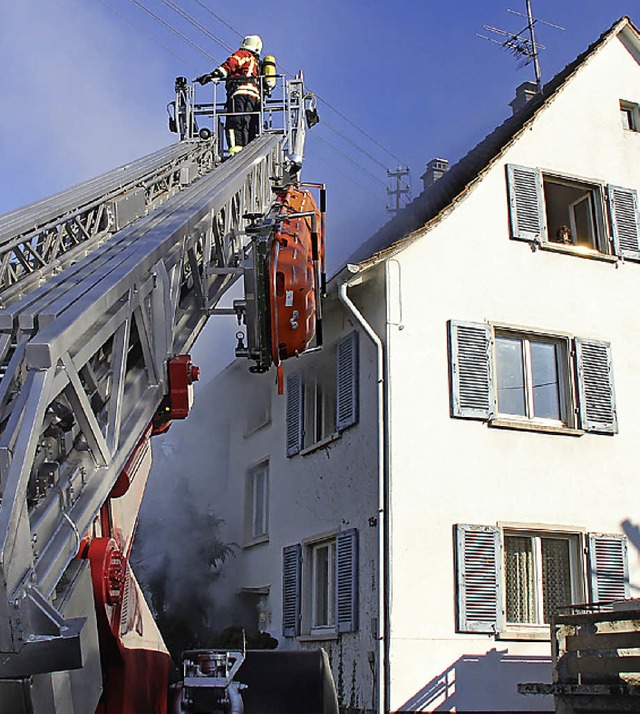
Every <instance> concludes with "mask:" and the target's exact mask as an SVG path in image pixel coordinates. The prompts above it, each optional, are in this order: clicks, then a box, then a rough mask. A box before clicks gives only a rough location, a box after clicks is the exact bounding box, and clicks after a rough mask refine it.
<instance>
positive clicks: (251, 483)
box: [245, 462, 269, 542]
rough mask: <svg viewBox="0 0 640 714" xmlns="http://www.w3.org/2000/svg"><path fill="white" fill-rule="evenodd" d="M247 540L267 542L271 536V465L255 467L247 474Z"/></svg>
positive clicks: (265, 464) (264, 464)
mask: <svg viewBox="0 0 640 714" xmlns="http://www.w3.org/2000/svg"><path fill="white" fill-rule="evenodd" d="M245 513H246V517H245V539H246V540H247V541H248V542H251V541H256V540H265V539H266V538H267V537H268V536H269V464H268V463H267V462H265V463H262V464H259V465H258V466H255V467H254V468H252V469H251V470H250V471H249V472H248V473H247V480H246V509H245Z"/></svg>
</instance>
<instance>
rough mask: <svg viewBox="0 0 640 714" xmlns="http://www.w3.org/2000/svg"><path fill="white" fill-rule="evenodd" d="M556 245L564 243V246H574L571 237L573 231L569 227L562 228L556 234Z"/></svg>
mask: <svg viewBox="0 0 640 714" xmlns="http://www.w3.org/2000/svg"><path fill="white" fill-rule="evenodd" d="M552 240H553V242H554V243H564V245H574V243H573V238H572V237H571V229H570V228H569V226H560V228H558V231H557V232H556V235H555V238H552Z"/></svg>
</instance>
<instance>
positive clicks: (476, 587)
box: [456, 525, 502, 632]
mask: <svg viewBox="0 0 640 714" xmlns="http://www.w3.org/2000/svg"><path fill="white" fill-rule="evenodd" d="M456 558H457V562H456V570H457V573H456V575H457V583H458V631H459V632H498V631H499V630H500V629H501V625H502V609H501V598H500V587H501V577H502V560H501V556H500V530H499V529H498V528H496V527H495V526H472V525H457V526H456Z"/></svg>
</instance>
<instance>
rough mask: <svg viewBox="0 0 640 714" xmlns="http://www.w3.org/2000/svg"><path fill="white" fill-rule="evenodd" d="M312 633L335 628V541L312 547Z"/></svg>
mask: <svg viewBox="0 0 640 714" xmlns="http://www.w3.org/2000/svg"><path fill="white" fill-rule="evenodd" d="M310 555H311V631H312V632H313V631H314V630H317V629H318V628H326V627H335V572H336V542H335V540H330V541H326V542H324V543H317V544H315V545H313V546H311V547H310Z"/></svg>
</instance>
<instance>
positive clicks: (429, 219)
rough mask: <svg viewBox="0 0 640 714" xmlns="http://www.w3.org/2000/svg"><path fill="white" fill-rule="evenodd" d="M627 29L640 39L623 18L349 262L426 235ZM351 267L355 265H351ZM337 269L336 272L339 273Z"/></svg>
mask: <svg viewBox="0 0 640 714" xmlns="http://www.w3.org/2000/svg"><path fill="white" fill-rule="evenodd" d="M625 28H629V29H630V30H631V32H632V34H633V35H634V36H635V38H636V41H640V32H639V31H638V29H637V28H636V27H635V25H634V24H633V23H632V21H631V20H630V18H628V17H622V18H621V19H620V20H618V21H616V22H615V23H614V24H613V25H612V26H611V27H610V28H609V29H608V30H606V31H605V32H603V33H602V35H600V37H599V38H598V39H597V40H596V41H595V42H594V43H593V44H591V45H590V46H589V47H588V48H587V49H586V50H585V51H584V52H583V53H582V54H580V55H579V56H578V57H576V59H575V60H574V61H573V62H571V63H570V64H568V65H567V66H566V67H565V68H564V69H563V70H562V71H561V72H559V73H558V74H556V76H555V77H554V78H553V79H552V80H550V81H549V82H548V83H547V84H546V85H544V87H543V89H542V92H540V93H539V94H537V95H535V96H534V97H533V98H532V99H530V100H529V101H528V102H527V103H526V104H525V106H524V107H523V108H522V109H520V110H519V111H517V112H515V114H513V115H512V116H511V117H509V118H508V119H507V120H506V121H505V122H503V123H502V124H501V125H500V126H498V127H497V128H496V129H494V130H493V131H492V132H491V133H490V134H489V135H488V136H486V137H485V138H484V139H483V140H482V141H481V142H480V143H479V144H477V145H476V146H475V147H474V148H473V149H471V151H469V152H468V153H467V154H466V155H465V156H463V157H462V158H461V159H460V161H458V162H457V163H456V164H454V165H453V166H452V167H451V168H450V169H449V171H448V172H447V173H446V174H444V176H442V178H440V179H439V180H438V181H436V182H435V183H434V184H433V185H432V186H429V187H428V188H427V189H426V190H424V191H423V192H422V193H421V194H420V195H419V196H418V197H417V198H416V199H415V200H414V201H412V202H411V203H410V204H409V205H408V206H407V207H406V208H405V209H403V210H402V211H401V212H399V213H398V214H396V216H395V217H394V218H393V219H391V220H390V221H389V222H388V223H386V224H385V225H384V226H382V228H380V229H379V230H378V231H377V232H376V233H374V234H373V235H372V236H371V237H370V238H369V239H368V240H366V241H365V242H364V243H363V244H362V245H360V246H359V247H358V248H357V249H356V250H355V251H354V253H353V254H352V255H351V256H350V258H349V259H348V260H347V262H346V265H352V264H358V268H359V269H360V270H362V269H365V268H368V267H370V266H371V265H374V264H376V263H378V262H380V261H381V260H384V259H386V258H388V257H390V256H391V255H392V254H394V253H397V252H398V251H399V250H402V249H403V248H404V247H406V246H407V245H409V244H410V243H411V242H412V241H413V240H415V239H417V238H418V237H419V236H420V235H422V234H423V233H424V231H425V229H428V228H430V227H431V226H432V225H434V224H435V223H437V222H438V221H439V220H441V219H442V218H443V217H444V216H445V215H446V214H447V213H448V212H449V211H450V210H452V209H453V208H454V207H455V204H456V203H457V202H458V201H460V200H461V199H462V198H463V197H464V196H465V195H466V194H467V193H469V192H470V191H471V190H472V188H473V187H474V185H475V183H476V182H477V181H478V180H479V179H480V178H481V176H482V175H483V173H484V172H485V171H486V170H487V169H488V168H490V167H491V166H492V164H493V163H494V162H495V161H496V160H498V159H499V158H500V156H501V155H502V154H503V153H504V151H505V150H506V149H507V148H508V147H509V145H510V144H511V143H512V142H513V141H514V140H515V139H516V138H517V137H518V135H519V134H520V133H521V132H523V131H524V130H525V129H527V128H528V126H529V125H530V124H531V123H532V122H533V121H534V119H535V117H536V116H537V114H538V112H540V111H541V110H542V109H543V108H544V107H545V106H546V105H547V104H548V103H549V102H550V100H551V99H552V97H554V95H556V94H557V93H558V92H559V91H560V90H561V89H562V88H563V86H564V85H565V84H566V83H567V82H568V81H569V80H570V79H571V77H572V76H573V75H574V74H575V73H576V72H577V71H578V70H579V69H580V68H581V67H582V66H583V65H584V64H585V62H586V61H587V60H588V59H589V58H590V57H591V56H592V55H594V54H595V53H596V52H597V51H598V50H599V49H600V48H601V47H603V46H604V44H605V43H606V42H607V41H608V40H609V39H610V38H612V37H614V36H617V35H618V34H619V33H620V32H621V31H622V30H623V29H625ZM352 270H353V268H352ZM340 272H342V271H339V273H338V274H340Z"/></svg>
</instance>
